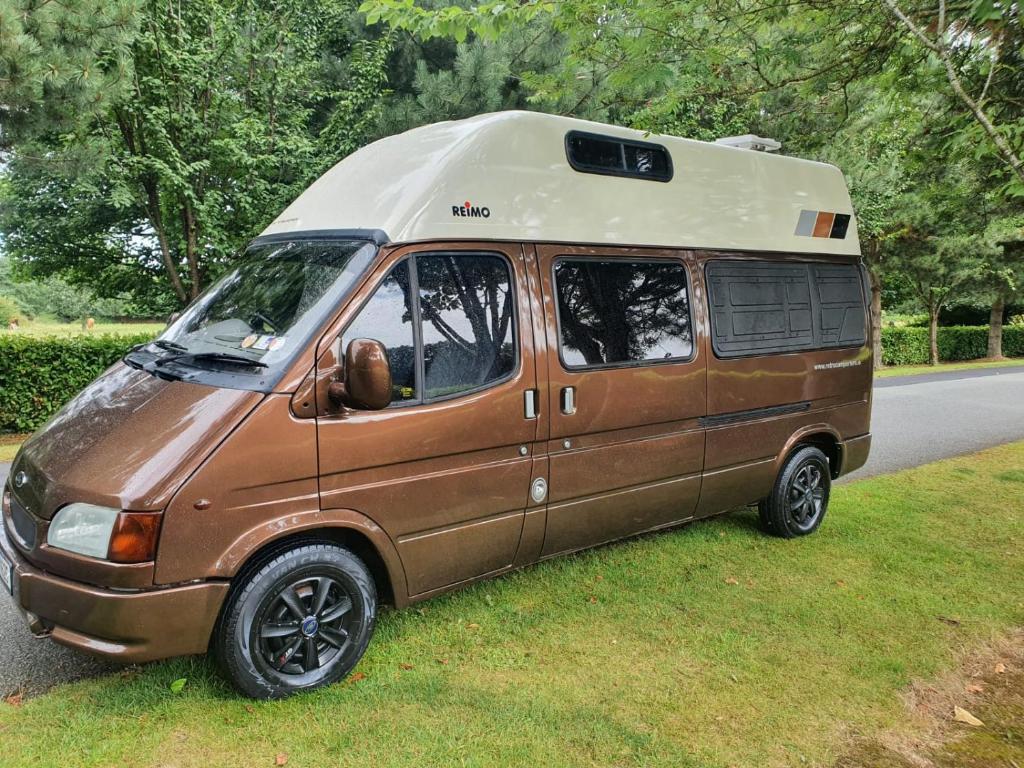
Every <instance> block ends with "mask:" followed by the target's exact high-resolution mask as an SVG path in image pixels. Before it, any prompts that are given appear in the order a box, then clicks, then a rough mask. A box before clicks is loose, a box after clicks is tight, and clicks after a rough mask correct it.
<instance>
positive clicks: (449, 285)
mask: <svg viewBox="0 0 1024 768" xmlns="http://www.w3.org/2000/svg"><path fill="white" fill-rule="evenodd" d="M414 293H415V294H416V298H415V300H414V299H413V298H412V297H413V295H414ZM360 338H364V339H374V340H376V341H379V342H380V343H381V344H383V345H384V347H385V349H387V351H388V362H389V364H390V366H391V380H392V402H393V403H402V402H413V401H426V402H430V401H431V400H437V399H441V398H445V397H451V396H454V395H458V394H461V393H463V392H469V391H472V390H477V389H481V388H483V387H486V386H489V385H491V384H494V383H496V382H498V381H501V380H503V379H506V378H508V377H509V376H511V375H512V373H513V372H514V371H515V368H516V358H517V355H516V330H515V302H514V297H513V290H512V271H511V269H510V266H509V264H508V262H507V261H506V260H505V259H504V258H503V257H501V256H499V255H497V254H489V253H488V254H480V253H426V254H418V255H416V256H413V257H410V258H408V259H406V260H405V261H403V262H401V263H399V264H397V265H396V266H395V267H394V268H393V269H392V270H391V272H389V273H388V276H387V277H386V278H384V280H383V282H382V283H381V284H380V285H379V286H378V287H377V290H376V291H375V292H374V294H373V296H372V297H371V298H370V300H369V301H368V302H367V303H366V304H365V305H364V306H363V308H362V310H361V311H360V312H359V315H358V316H357V317H356V319H355V320H353V321H352V323H350V324H349V326H348V328H347V329H346V330H345V332H344V333H343V335H342V350H344V349H346V348H347V347H348V344H349V343H350V342H351V341H352V340H353V339H360Z"/></svg>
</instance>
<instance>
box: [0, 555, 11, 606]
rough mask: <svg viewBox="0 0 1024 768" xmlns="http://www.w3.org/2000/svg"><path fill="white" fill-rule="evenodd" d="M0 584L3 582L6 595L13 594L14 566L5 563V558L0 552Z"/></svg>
mask: <svg viewBox="0 0 1024 768" xmlns="http://www.w3.org/2000/svg"><path fill="white" fill-rule="evenodd" d="M0 582H3V585H4V589H6V590H7V594H9V595H13V594H14V566H13V565H12V564H11V563H9V562H7V558H6V557H4V555H3V553H2V552H0Z"/></svg>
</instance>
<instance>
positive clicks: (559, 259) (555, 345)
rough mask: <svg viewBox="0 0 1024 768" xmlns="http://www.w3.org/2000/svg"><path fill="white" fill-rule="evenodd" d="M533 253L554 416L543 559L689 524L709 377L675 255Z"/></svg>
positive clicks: (682, 266)
mask: <svg viewBox="0 0 1024 768" xmlns="http://www.w3.org/2000/svg"><path fill="white" fill-rule="evenodd" d="M537 256H538V264H539V267H540V274H541V278H540V279H541V286H542V291H543V299H544V315H545V327H546V336H547V343H548V355H547V358H548V382H549V384H548V386H549V389H548V400H549V402H550V407H549V411H550V414H551V422H550V430H551V433H550V440H549V442H548V451H549V455H550V491H549V493H550V498H549V507H548V518H547V530H546V534H545V539H544V547H543V554H544V555H551V554H555V553H557V552H564V551H567V550H572V549H578V548H581V547H586V546H590V545H592V544H598V543H601V542H604V541H609V540H612V539H616V538H620V537H622V536H628V535H630V534H634V533H638V532H640V531H645V530H650V529H653V528H658V527H660V526H665V525H670V524H672V523H676V522H681V521H683V520H687V519H689V518H690V517H692V516H693V514H694V509H695V507H696V504H697V499H698V497H699V495H700V483H701V471H702V468H703V458H704V431H703V428H702V426H701V424H700V422H699V419H700V418H701V417H702V416H704V415H705V413H706V410H705V409H706V377H705V363H704V360H703V357H702V352H701V344H700V343H698V341H699V340H698V338H697V336H696V334H695V328H697V327H699V324H698V323H696V322H695V321H694V315H693V312H694V309H693V306H692V302H691V298H692V297H691V286H692V285H693V281H692V280H691V277H690V274H689V269H688V266H687V264H686V262H685V261H684V259H683V257H682V255H681V254H679V253H678V252H675V251H665V250H653V249H630V248H570V247H565V246H554V245H542V246H537Z"/></svg>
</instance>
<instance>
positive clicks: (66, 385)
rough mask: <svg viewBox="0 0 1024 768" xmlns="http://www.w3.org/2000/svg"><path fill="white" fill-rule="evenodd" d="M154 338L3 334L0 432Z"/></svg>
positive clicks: (908, 359) (972, 349)
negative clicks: (137, 345) (39, 336)
mask: <svg viewBox="0 0 1024 768" xmlns="http://www.w3.org/2000/svg"><path fill="white" fill-rule="evenodd" d="M150 338H151V337H150V336H148V335H132V336H72V337H69V338H60V337H45V338H38V337H33V336H27V335H24V336H23V335H19V334H5V333H4V334H0V432H28V431H31V430H34V429H36V428H38V427H39V426H41V425H42V424H43V423H44V422H45V421H46V420H47V419H48V418H50V416H51V415H52V414H53V413H54V412H56V411H57V410H58V409H59V408H60V407H61V406H62V405H64V403H66V402H67V401H68V400H70V399H71V398H72V397H73V396H74V395H75V394H77V393H78V392H80V391H81V390H82V389H83V388H84V387H85V386H86V385H87V384H88V383H89V382H90V381H92V380H93V379H95V378H96V377H97V376H99V374H100V373H102V372H103V371H104V370H106V369H107V368H108V367H109V366H111V365H113V363H115V362H116V361H117V360H120V359H121V357H122V356H123V355H124V353H125V352H127V351H128V348H129V347H131V346H132V345H134V344H139V343H141V342H144V341H149V339H150ZM882 347H883V352H882V359H883V361H884V362H885V364H886V365H915V364H924V363H927V362H928V329H927V328H883V329H882ZM987 351H988V327H987V326H957V327H942V328H939V357H940V358H941V359H942V360H947V361H955V360H974V359H977V358H979V357H984V356H985V354H986V352H987ZM1003 354H1004V355H1006V356H1007V357H1024V326H1015V325H1011V326H1005V327H1004V328H1003Z"/></svg>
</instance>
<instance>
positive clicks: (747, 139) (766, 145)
mask: <svg viewBox="0 0 1024 768" xmlns="http://www.w3.org/2000/svg"><path fill="white" fill-rule="evenodd" d="M715 144H724V145H725V146H727V147H736V148H738V149H752V150H754V151H755V152H778V151H779V150H780V149H782V142H779V141H776V140H775V139H762V138H761V137H760V136H755V135H754V134H752V133H747V134H744V135H743V136H725V137H724V138H721V139H715Z"/></svg>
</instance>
